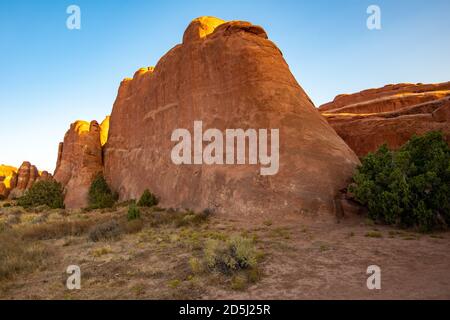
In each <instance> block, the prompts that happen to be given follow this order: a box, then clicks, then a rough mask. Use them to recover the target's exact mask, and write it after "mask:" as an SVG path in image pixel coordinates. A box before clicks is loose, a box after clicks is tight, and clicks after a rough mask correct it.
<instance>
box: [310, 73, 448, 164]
mask: <svg viewBox="0 0 450 320" xmlns="http://www.w3.org/2000/svg"><path fill="white" fill-rule="evenodd" d="M319 110H320V112H321V113H322V115H323V116H325V117H326V119H327V120H328V122H329V123H330V124H331V126H332V127H333V128H334V129H335V130H336V132H337V133H338V134H339V135H340V136H341V137H342V138H343V139H344V140H345V142H347V144H348V145H349V146H350V147H351V148H352V149H353V151H355V153H356V154H357V155H358V156H364V155H366V154H367V153H368V152H372V151H375V150H376V149H378V147H379V146H381V145H382V144H383V143H387V144H388V146H389V147H390V148H398V147H400V146H401V145H403V144H404V143H405V142H406V141H408V140H409V139H410V138H411V136H412V135H413V134H423V133H426V132H428V131H432V130H441V131H443V132H444V135H445V136H446V139H447V140H448V141H449V143H450V82H446V83H440V84H396V85H387V86H385V87H383V88H379V89H370V90H365V91H361V92H359V93H355V94H351V95H339V96H337V97H336V98H335V99H334V101H332V102H330V103H327V104H324V105H322V106H321V107H320V108H319Z"/></svg>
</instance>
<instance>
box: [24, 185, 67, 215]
mask: <svg viewBox="0 0 450 320" xmlns="http://www.w3.org/2000/svg"><path fill="white" fill-rule="evenodd" d="M17 204H18V205H19V206H22V207H25V208H28V207H38V206H48V207H50V208H52V209H56V208H64V196H63V190H62V186H61V184H59V183H58V182H56V181H38V182H36V183H35V184H33V186H32V187H31V188H30V189H29V190H27V191H26V192H25V194H24V195H23V196H22V197H20V198H19V200H18V201H17Z"/></svg>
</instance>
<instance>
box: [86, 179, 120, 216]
mask: <svg viewBox="0 0 450 320" xmlns="http://www.w3.org/2000/svg"><path fill="white" fill-rule="evenodd" d="M88 199H89V208H90V209H104V208H111V207H112V206H113V205H114V203H115V202H116V200H117V195H115V194H114V193H113V192H112V191H111V189H110V188H109V186H108V184H107V183H106V180H105V178H104V177H103V175H102V174H101V173H100V174H98V175H97V176H96V177H95V178H94V180H93V181H92V184H91V186H90V188H89V194H88Z"/></svg>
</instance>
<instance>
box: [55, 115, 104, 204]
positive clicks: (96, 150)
mask: <svg viewBox="0 0 450 320" xmlns="http://www.w3.org/2000/svg"><path fill="white" fill-rule="evenodd" d="M105 121H106V120H105ZM105 121H104V122H103V123H102V126H103V128H104V129H103V130H107V127H108V126H107V124H106V123H107V121H106V122H105ZM103 136H105V133H104V132H103ZM106 137H107V133H106ZM102 139H104V138H102V128H101V126H100V125H99V124H98V123H97V121H91V122H90V123H89V122H86V121H76V122H74V123H72V124H71V126H70V129H69V130H68V131H67V133H66V134H65V136H64V142H62V143H60V145H59V149H58V161H57V164H56V170H55V173H54V179H55V180H56V181H58V182H60V183H61V184H62V186H63V187H64V193H65V198H64V203H65V205H66V208H69V209H71V208H83V207H86V206H87V205H88V198H87V195H88V191H89V187H90V185H91V182H92V180H93V178H94V177H95V175H96V174H97V173H99V172H102V171H103V156H102ZM105 142H106V140H105Z"/></svg>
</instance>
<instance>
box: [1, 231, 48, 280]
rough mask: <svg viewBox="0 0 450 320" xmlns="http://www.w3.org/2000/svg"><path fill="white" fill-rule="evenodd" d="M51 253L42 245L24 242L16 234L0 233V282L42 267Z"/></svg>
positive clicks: (10, 232) (11, 232) (9, 232)
mask: <svg viewBox="0 0 450 320" xmlns="http://www.w3.org/2000/svg"><path fill="white" fill-rule="evenodd" d="M50 255H51V252H50V251H49V250H48V248H47V247H46V246H44V245H42V244H38V243H36V242H30V241H24V240H23V239H22V238H21V237H20V235H19V234H18V233H17V232H14V231H12V230H3V231H1V232H0V281H3V280H6V279H11V278H13V277H14V276H16V275H18V274H20V273H23V272H31V271H33V270H35V269H38V268H39V267H41V266H44V265H45V264H46V263H47V261H48V259H49V257H50Z"/></svg>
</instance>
